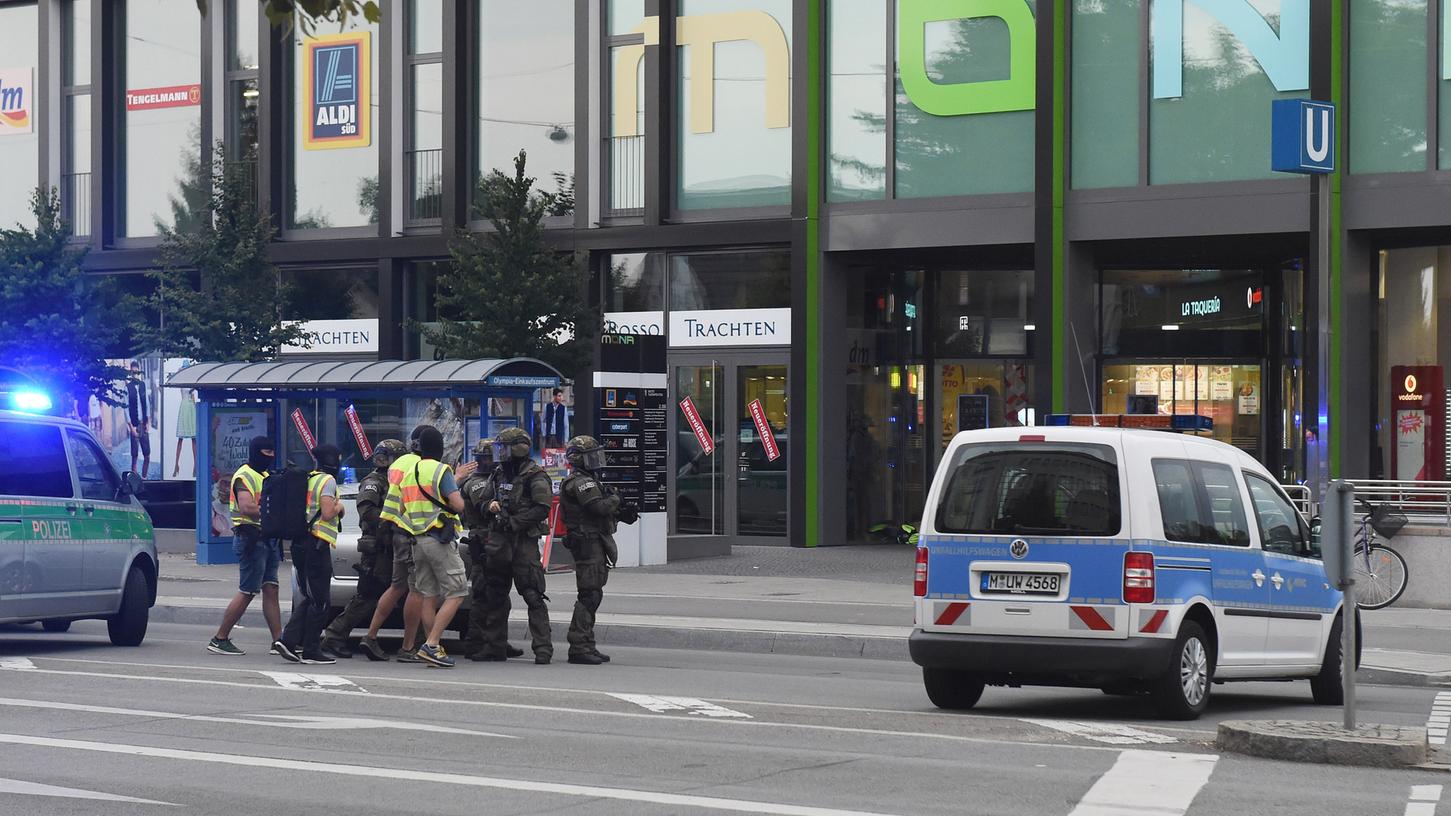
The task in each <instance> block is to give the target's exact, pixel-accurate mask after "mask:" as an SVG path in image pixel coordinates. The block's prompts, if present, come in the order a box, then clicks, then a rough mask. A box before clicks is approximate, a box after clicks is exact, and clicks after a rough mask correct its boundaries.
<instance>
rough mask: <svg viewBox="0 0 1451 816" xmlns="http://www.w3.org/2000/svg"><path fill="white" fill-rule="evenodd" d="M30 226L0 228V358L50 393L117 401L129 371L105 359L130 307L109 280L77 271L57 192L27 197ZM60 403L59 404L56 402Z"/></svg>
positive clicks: (78, 252)
mask: <svg viewBox="0 0 1451 816" xmlns="http://www.w3.org/2000/svg"><path fill="white" fill-rule="evenodd" d="M30 211H31V213H33V214H34V215H35V227H34V228H33V229H27V228H25V227H23V226H18V225H17V226H16V227H15V228H14V229H6V230H0V314H3V315H5V319H4V320H0V360H4V361H5V364H6V365H8V366H13V367H15V368H18V369H20V370H22V371H23V372H25V373H26V374H29V375H30V376H32V377H34V378H36V379H37V380H39V381H40V382H41V383H42V384H44V385H45V386H47V387H48V388H50V389H52V391H53V393H56V394H64V395H66V396H69V397H71V398H74V399H76V400H78V401H81V402H82V403H84V401H85V400H86V399H88V398H89V397H90V396H91V395H93V394H94V395H95V396H97V397H98V398H100V399H102V400H104V401H108V402H114V401H115V399H116V398H117V397H118V396H119V391H118V390H117V389H116V386H115V382H116V381H118V380H120V379H122V378H124V377H125V376H126V372H125V371H123V370H122V369H121V368H120V367H118V366H113V365H109V364H108V363H107V362H106V358H107V357H108V356H118V357H124V356H129V355H128V354H125V353H118V352H122V350H121V349H118V348H117V347H118V346H119V345H120V344H121V342H122V338H123V337H124V335H125V332H126V330H127V328H128V325H127V318H126V314H127V308H126V306H127V304H126V303H125V302H124V298H122V296H121V294H120V292H119V290H117V288H116V287H115V286H114V284H113V283H112V281H111V280H109V279H108V278H103V277H101V276H99V275H90V274H87V273H86V272H85V271H84V270H82V269H81V261H82V259H84V258H85V255H86V252H85V250H84V249H80V248H76V247H74V246H72V245H71V243H70V239H71V231H70V225H69V224H67V223H65V221H64V220H62V218H61V215H60V213H61V205H60V196H59V194H57V193H56V191H55V190H54V189H52V190H49V191H48V192H47V191H41V190H36V191H35V192H34V193H32V194H31V199H30ZM57 402H59V401H57Z"/></svg>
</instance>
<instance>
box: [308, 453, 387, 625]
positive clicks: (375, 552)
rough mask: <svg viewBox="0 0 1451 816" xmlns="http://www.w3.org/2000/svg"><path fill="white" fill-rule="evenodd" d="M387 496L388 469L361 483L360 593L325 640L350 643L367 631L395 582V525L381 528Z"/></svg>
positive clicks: (359, 504)
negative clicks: (356, 632)
mask: <svg viewBox="0 0 1451 816" xmlns="http://www.w3.org/2000/svg"><path fill="white" fill-rule="evenodd" d="M387 495H388V469H387V468H379V469H375V470H373V471H372V472H371V473H369V474H368V475H367V476H364V477H363V480H362V481H361V482H359V483H358V497H357V507H358V527H359V528H360V529H361V530H362V535H361V536H360V537H359V538H358V565H357V567H355V569H356V570H357V571H358V591H357V592H356V593H355V594H354V595H353V597H352V598H350V599H348V604H347V606H345V607H343V611H342V612H341V613H339V614H338V616H337V617H336V618H333V622H332V623H331V624H330V625H329V626H328V628H327V631H325V632H323V638H324V639H325V640H347V638H348V635H349V634H351V633H352V631H353V629H354V628H356V627H359V626H361V627H364V628H367V626H368V624H369V623H370V622H371V621H372V620H373V611H374V610H375V609H377V608H378V598H380V597H381V596H382V595H383V591H384V590H386V589H387V588H388V584H389V582H391V581H392V580H393V546H392V541H391V540H390V537H389V535H388V532H389V531H390V530H392V529H393V528H392V525H384V526H382V527H381V528H380V526H379V524H378V514H379V513H380V512H381V511H382V509H383V499H384V498H385V497H386V496H387Z"/></svg>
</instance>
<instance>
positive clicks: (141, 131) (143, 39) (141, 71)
mask: <svg viewBox="0 0 1451 816" xmlns="http://www.w3.org/2000/svg"><path fill="white" fill-rule="evenodd" d="M125 51H126V73H125V77H126V80H125V82H126V91H127V92H128V93H131V94H135V93H143V92H148V91H149V92H162V93H165V92H168V91H170V92H175V91H176V90H177V86H185V85H193V84H196V83H200V82H201V26H199V25H177V7H176V4H175V3H173V2H169V0H130V2H128V3H127V4H126V44H125ZM200 103H201V97H200V89H199V88H198V91H197V95H196V96H194V97H193V98H192V100H191V101H186V100H181V101H170V102H164V103H161V104H159V105H158V104H152V103H138V104H140V105H142V107H133V106H132V105H127V108H128V110H126V111H125V123H126V133H125V152H126V164H125V167H126V178H125V184H124V185H123V189H124V190H125V197H124V201H125V210H124V213H123V215H124V218H123V223H124V232H123V234H124V235H126V236H130V237H146V236H152V235H156V234H157V232H158V227H159V226H161V225H166V226H170V225H171V224H172V223H173V221H174V218H175V216H176V215H177V214H182V215H184V214H185V212H186V211H188V210H195V208H197V207H198V206H200V205H202V204H204V203H205V193H204V192H203V188H204V187H205V185H206V183H207V179H206V173H205V168H204V166H203V165H202V161H201V130H200V127H201V115H200V114H201V106H200ZM174 210H175V211H176V212H173V211H174Z"/></svg>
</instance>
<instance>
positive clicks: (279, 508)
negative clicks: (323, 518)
mask: <svg viewBox="0 0 1451 816" xmlns="http://www.w3.org/2000/svg"><path fill="white" fill-rule="evenodd" d="M307 479H308V472H307V471H305V470H302V469H301V468H296V467H292V466H290V465H289V466H288V467H287V468H285V469H283V470H279V471H276V472H275V473H272V474H269V475H268V476H267V478H266V479H264V480H263V481H262V497H261V499H260V500H259V502H258V507H259V508H260V509H261V511H262V537H263V538H269V539H271V538H282V539H287V540H289V541H305V540H307V537H308V535H309V534H310V532H309V530H308V527H310V526H311V524H312V522H311V521H310V520H309V519H308V517H307Z"/></svg>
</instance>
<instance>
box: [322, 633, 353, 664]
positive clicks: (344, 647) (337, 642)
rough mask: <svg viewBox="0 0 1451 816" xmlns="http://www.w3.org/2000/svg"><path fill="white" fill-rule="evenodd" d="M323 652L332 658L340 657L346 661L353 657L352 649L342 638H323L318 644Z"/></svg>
mask: <svg viewBox="0 0 1451 816" xmlns="http://www.w3.org/2000/svg"><path fill="white" fill-rule="evenodd" d="M320 645H321V648H322V650H323V651H324V652H327V653H328V654H330V655H332V656H333V657H340V658H342V659H344V660H347V659H349V658H351V657H352V656H353V647H352V646H351V645H349V644H348V642H347V641H346V640H344V639H342V638H332V637H325V638H323V639H322V643H321V644H320Z"/></svg>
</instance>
